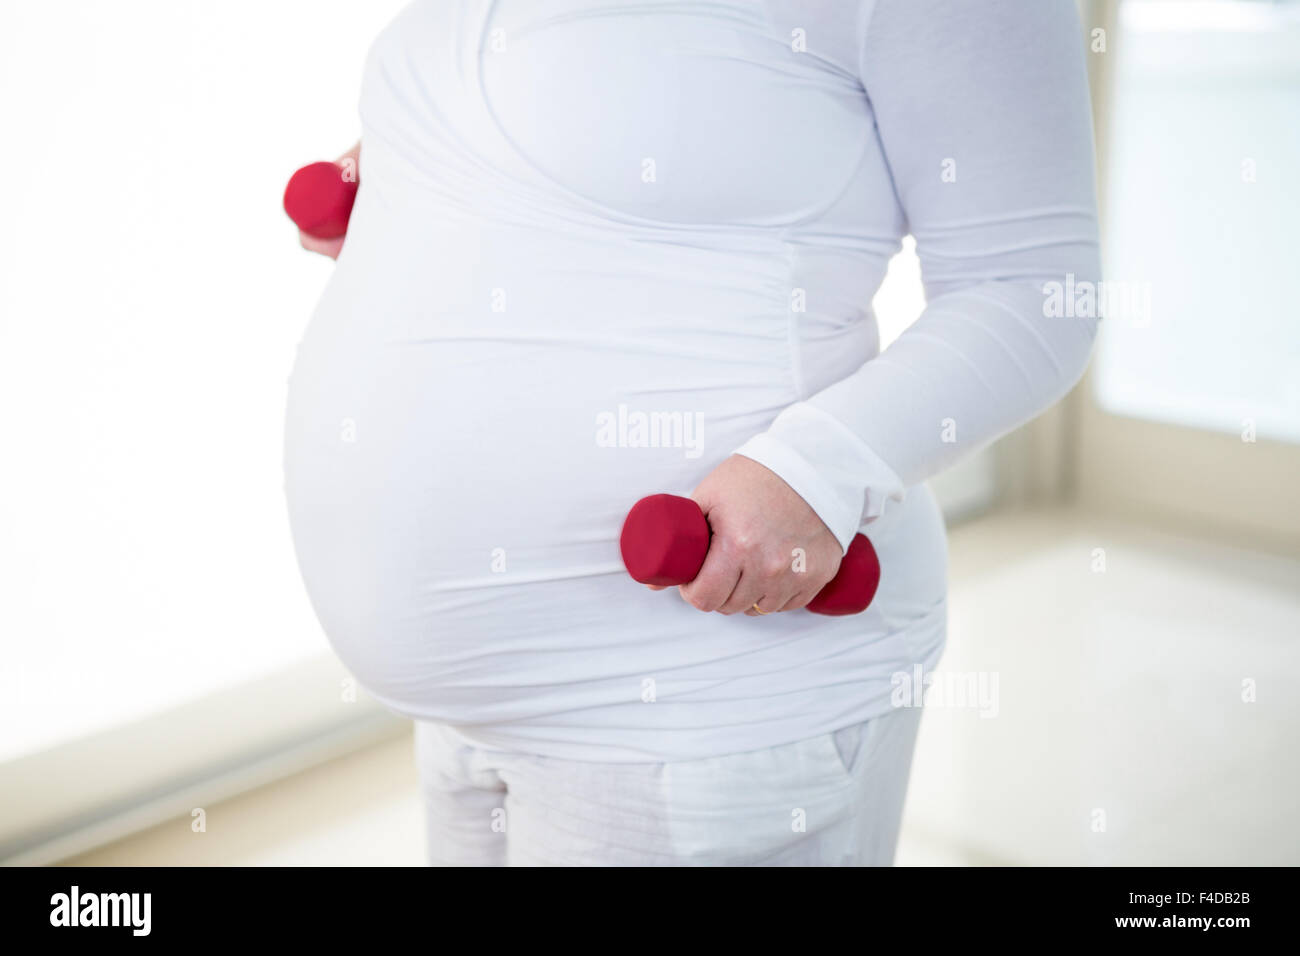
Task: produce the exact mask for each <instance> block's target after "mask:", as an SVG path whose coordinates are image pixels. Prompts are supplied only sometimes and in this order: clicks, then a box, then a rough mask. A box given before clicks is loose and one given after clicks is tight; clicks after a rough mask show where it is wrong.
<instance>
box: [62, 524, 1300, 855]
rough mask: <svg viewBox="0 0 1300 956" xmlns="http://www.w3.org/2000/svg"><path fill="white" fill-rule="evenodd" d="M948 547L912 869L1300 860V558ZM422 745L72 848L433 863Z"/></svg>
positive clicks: (1063, 530) (354, 758)
mask: <svg viewBox="0 0 1300 956" xmlns="http://www.w3.org/2000/svg"><path fill="white" fill-rule="evenodd" d="M951 555H952V557H951V575H952V614H951V634H950V639H949V648H948V651H947V653H946V655H945V657H944V660H943V661H942V664H941V667H940V670H939V671H938V672H936V675H932V676H933V677H935V678H936V679H935V680H934V682H933V684H932V685H931V690H930V691H929V694H928V696H927V698H926V706H927V712H926V715H925V719H924V722H923V726H922V731H921V739H920V742H919V744H918V748H917V755H916V760H915V765H914V771H913V777H912V782H911V786H910V790H909V798H908V805H907V810H906V814H905V819H904V829H903V835H902V838H901V841H900V846H899V851H898V862H899V864H901V865H923V866H930V865H940V866H942V865H971V864H1112V865H1132V864H1166V865H1187V864H1216V865H1227V864H1247V865H1251V864H1290V865H1296V864H1300V823H1297V821H1296V819H1295V816H1294V813H1293V811H1292V804H1293V799H1292V795H1293V794H1294V793H1295V792H1296V789H1297V785H1300V766H1298V764H1297V761H1296V759H1295V744H1294V741H1295V740H1296V739H1297V737H1300V696H1297V695H1296V694H1295V693H1294V689H1295V688H1296V687H1297V686H1300V563H1297V562H1295V561H1293V560H1288V559H1285V558H1279V557H1274V556H1269V555H1264V554H1258V553H1255V552H1250V551H1243V550H1235V549H1232V548H1228V547H1225V546H1223V545H1218V544H1207V543H1204V542H1199V541H1196V540H1194V539H1190V538H1187V537H1185V536H1178V535H1171V534H1168V533H1164V532H1161V531H1157V530H1153V529H1146V528H1138V527H1134V526H1133V525H1131V524H1126V523H1121V522H1115V521H1105V520H1097V519H1091V518H1088V517H1087V516H1083V515H1079V514H1074V513H1066V512H1057V513H1049V514H1036V515H1023V516H1011V517H1008V516H1000V517H994V518H987V519H983V520H980V521H976V522H971V523H967V524H964V525H962V526H960V527H959V528H957V529H955V530H954V531H953V532H952V535H951ZM410 750H411V744H410V739H409V738H408V737H402V738H398V739H396V740H394V741H391V742H388V743H385V744H382V745H379V746H376V747H372V748H370V749H367V750H364V751H361V752H358V753H354V754H352V755H350V756H347V757H344V758H342V759H339V760H335V761H333V762H331V763H329V764H325V765H322V766H319V767H316V768H314V769H312V770H309V771H306V772H304V773H300V774H298V775H296V776H294V777H291V778H288V779H286V780H283V781H281V782H279V783H276V784H274V785H271V786H268V787H264V788H262V789H260V790H257V791H253V792H251V793H248V794H245V795H243V796H241V797H239V798H236V799H233V800H230V801H228V802H226V803H224V804H220V805H218V806H216V807H212V808H208V811H207V819H206V829H205V831H204V832H199V833H196V832H194V831H193V830H192V829H191V821H190V819H188V818H185V819H180V820H177V821H174V822H172V823H167V824H164V825H162V826H159V827H156V828H154V829H152V830H149V831H146V832H144V833H142V834H139V835H136V836H134V837H131V838H128V839H126V840H122V841H119V842H118V843H115V844H112V845H109V846H106V847H103V848H100V849H98V850H95V851H93V852H90V853H86V854H84V855H82V856H79V857H75V858H73V859H70V860H68V861H67V862H68V863H74V864H83V865H113V864H130V865H168V864H182V865H195V864H198V865H281V864H303V865H317V864H348V865H351V864H387V865H412V866H414V865H419V864H420V863H421V862H422V847H421V821H420V808H419V803H418V796H417V789H416V780H415V772H414V768H413V766H412V763H411V754H410ZM322 795H327V799H323V798H322Z"/></svg>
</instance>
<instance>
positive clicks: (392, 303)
mask: <svg viewBox="0 0 1300 956" xmlns="http://www.w3.org/2000/svg"><path fill="white" fill-rule="evenodd" d="M352 241H353V239H351V238H350V239H349V242H352ZM487 253H488V250H486V249H485V248H484V246H483V244H482V243H475V244H474V248H473V250H472V251H471V252H463V251H462V252H461V253H457V252H456V251H455V250H453V249H450V248H446V249H443V250H441V251H440V253H439V258H440V261H441V262H442V264H443V266H444V268H441V269H439V273H440V275H441V274H444V273H445V274H446V275H447V279H446V281H443V280H439V283H440V284H439V286H438V288H436V289H433V288H431V282H430V280H429V278H428V277H427V275H426V274H421V275H420V276H419V278H418V280H417V279H416V277H414V276H413V275H412V274H411V273H410V272H409V271H408V266H410V265H412V264H413V263H414V261H415V260H414V259H412V258H410V257H407V258H400V257H398V256H396V255H387V256H384V257H382V260H381V259H380V258H378V257H372V256H370V255H368V254H367V249H366V247H365V246H364V244H363V245H361V247H360V250H359V251H353V250H350V251H349V252H346V253H345V256H344V259H343V260H341V262H340V265H339V267H338V270H337V272H336V274H335V276H334V278H333V280H332V281H331V283H330V286H329V288H328V289H327V292H326V295H325V296H324V298H323V300H322V302H321V304H320V306H319V307H318V310H317V313H316V315H315V316H314V317H313V320H312V323H311V326H310V327H309V329H308V332H307V335H306V336H305V338H304V340H303V342H302V344H301V345H300V347H299V353H298V359H297V362H296V364H295V368H294V372H293V376H292V378H291V382H290V392H289V402H288V415H287V424H286V439H285V440H286V445H285V452H286V455H285V489H286V495H287V498H288V503H289V511H290V518H291V524H292V529H293V534H294V539H295V545H296V549H297V553H298V557H299V563H300V566H301V569H302V572H303V576H304V580H305V582H306V585H307V588H308V591H309V594H310V596H311V599H312V601H313V604H314V605H315V608H316V611H317V613H318V615H319V617H320V619H321V621H322V624H323V626H324V628H325V630H326V632H327V634H328V635H329V637H330V640H331V642H332V643H333V645H334V647H335V649H336V651H337V652H338V653H339V655H340V657H341V658H342V659H343V661H344V663H345V664H347V665H348V666H349V667H350V669H351V670H352V671H353V673H354V674H355V675H356V676H357V677H358V678H359V679H360V680H361V681H362V683H363V684H365V685H366V686H367V687H369V688H370V689H371V690H372V691H373V692H375V693H377V694H378V695H379V696H381V697H382V698H383V699H385V700H386V701H388V702H389V703H392V704H394V705H396V706H399V707H401V706H402V705H403V703H405V702H408V701H410V700H412V699H414V698H417V697H418V698H419V699H420V700H421V704H422V712H424V713H426V714H427V713H428V704H429V702H430V701H431V700H432V701H435V702H439V703H442V704H445V705H446V706H445V708H443V709H442V711H441V712H444V713H446V714H447V715H449V716H458V715H463V714H465V713H468V712H469V711H470V710H472V708H473V706H475V705H476V704H477V703H478V702H481V700H482V698H483V697H484V695H485V693H486V690H485V689H488V688H495V691H496V693H495V696H496V697H497V698H498V699H500V698H501V696H502V695H506V696H508V695H510V694H517V695H520V696H521V697H523V696H531V697H536V696H537V695H538V694H539V693H541V692H542V691H540V690H539V688H543V687H547V686H560V685H564V684H570V685H571V684H572V683H573V682H574V679H575V677H579V678H582V677H597V676H608V675H609V674H610V673H611V672H612V671H613V670H616V669H617V666H618V665H617V663H616V662H617V661H618V660H620V659H622V658H620V648H621V647H622V642H624V641H625V640H628V639H631V630H630V629H629V628H627V627H623V626H621V625H620V621H624V622H625V621H626V618H625V617H624V616H623V615H624V614H625V612H626V605H625V604H624V602H625V601H626V600H627V599H628V598H629V596H630V595H631V594H633V593H635V594H636V596H637V598H638V599H639V598H640V591H639V589H637V588H636V586H635V585H630V582H628V581H627V580H626V579H625V577H624V576H623V574H622V566H621V562H620V561H619V556H618V549H617V537H618V530H619V527H620V525H621V522H622V519H623V516H624V514H625V513H626V511H627V509H628V508H629V507H630V506H631V505H632V503H633V502H635V501H636V500H637V499H638V498H640V497H641V496H643V495H647V494H651V493H654V492H659V491H669V492H676V493H689V491H690V490H691V488H692V487H694V485H695V484H696V483H698V481H699V480H700V479H701V478H702V477H703V476H704V475H705V474H707V473H708V471H709V470H711V469H712V468H713V467H715V466H716V464H717V463H718V462H720V461H721V460H723V459H724V458H725V457H727V455H729V454H730V453H731V451H732V450H733V449H734V448H736V447H737V446H738V445H740V444H741V443H742V442H744V441H745V440H746V439H747V438H748V437H750V436H751V435H753V434H754V433H755V432H757V431H759V430H761V429H762V428H763V427H765V426H766V424H767V422H768V421H770V419H771V418H772V417H773V416H774V415H775V414H776V413H777V412H778V411H779V410H780V408H782V407H784V406H785V405H786V404H788V403H789V402H790V401H791V400H792V396H793V384H792V381H791V364H790V347H789V339H788V329H787V327H786V320H785V316H784V315H783V314H782V313H781V312H776V311H775V310H773V314H774V317H769V318H764V316H763V314H762V313H761V312H760V311H759V310H757V309H753V308H752V307H753V302H752V301H748V300H747V299H746V297H745V296H743V295H742V296H740V297H738V298H733V299H732V301H731V302H730V303H726V304H725V305H726V306H727V311H725V312H721V313H719V312H716V311H715V312H714V313H713V314H712V315H708V314H705V310H708V309H715V310H716V309H717V308H719V307H721V306H723V305H724V303H723V302H722V301H720V297H719V296H717V295H714V294H711V293H710V292H708V290H701V289H699V288H697V289H695V290H693V292H691V291H683V292H681V293H680V294H679V300H678V301H677V302H675V303H672V307H667V306H668V303H665V302H664V297H665V295H669V294H671V291H670V290H666V289H665V288H664V287H663V285H662V284H658V285H657V287H655V288H651V286H652V285H655V283H653V282H652V277H651V276H645V277H644V278H641V279H638V278H637V277H636V276H635V274H632V275H631V276H629V275H628V274H626V273H624V274H623V275H622V276H621V277H620V278H619V279H617V280H615V279H611V278H608V277H605V276H598V275H586V276H574V275H573V274H572V270H571V269H570V268H569V267H567V266H565V265H563V264H562V263H561V262H559V261H557V260H555V259H550V260H548V261H547V262H546V263H541V262H539V261H538V260H537V259H536V258H534V259H533V260H532V262H531V264H530V267H529V268H528V269H527V270H520V269H518V268H511V269H504V268H503V269H502V272H504V273H508V275H507V276H506V277H505V278H497V282H499V284H496V283H494V281H493V279H494V278H496V277H492V276H490V275H488V274H487V273H490V272H492V268H491V267H490V266H489V265H485V264H486V263H490V262H492V261H493V257H492V256H491V255H489V254H487ZM458 255H459V256H461V258H460V259H459V261H457V259H456V257H457V256H458ZM449 259H450V260H452V261H451V262H448V260H449ZM512 261H515V260H512ZM458 265H459V268H457V266H458ZM494 290H499V291H500V293H501V296H502V297H504V306H503V307H502V308H500V309H498V308H497V305H498V304H499V300H498V299H495V298H494ZM719 315H732V316H735V317H736V318H735V322H734V324H732V325H731V326H730V327H726V326H725V324H724V325H723V326H722V327H720V326H719V322H718V316H719ZM684 607H685V606H684V605H683V608H684ZM677 610H678V609H676V608H674V609H673V611H674V613H675V612H676V611H677ZM691 613H692V615H693V616H691V617H690V618H689V619H688V618H680V619H679V618H676V617H673V618H672V620H673V621H674V622H676V624H680V622H681V621H685V620H689V621H690V622H691V623H694V622H695V620H696V618H697V617H700V616H699V615H694V612H691ZM665 620H667V618H666V619H665ZM670 626H673V625H670ZM643 638H644V634H642V635H641V637H640V638H638V640H640V639H643ZM664 646H665V647H667V644H666V643H665V645H664ZM715 650H716V648H715ZM680 663H687V662H686V661H681V662H680ZM488 696H492V695H491V694H489V695H488ZM568 702H569V703H572V695H571V694H570V696H569V700H568ZM404 709H409V708H404Z"/></svg>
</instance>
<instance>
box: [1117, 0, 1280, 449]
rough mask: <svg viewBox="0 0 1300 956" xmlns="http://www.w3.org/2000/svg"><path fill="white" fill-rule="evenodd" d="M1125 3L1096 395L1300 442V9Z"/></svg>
mask: <svg viewBox="0 0 1300 956" xmlns="http://www.w3.org/2000/svg"><path fill="white" fill-rule="evenodd" d="M1119 13H1120V28H1121V31H1122V33H1121V37H1120V39H1119V40H1118V41H1117V42H1116V43H1115V45H1114V52H1113V55H1114V57H1115V61H1114V63H1113V64H1112V69H1113V71H1114V74H1113V89H1114V92H1113V94H1112V97H1111V101H1110V106H1111V115H1110V123H1109V129H1108V131H1107V132H1108V138H1109V142H1110V155H1109V157H1108V158H1107V165H1106V178H1107V182H1108V190H1107V192H1108V195H1107V197H1106V199H1107V201H1106V206H1105V216H1104V219H1105V224H1106V236H1105V243H1104V248H1105V252H1106V259H1107V269H1106V280H1107V283H1108V284H1110V283H1115V286H1114V289H1113V290H1111V291H1115V292H1118V293H1120V294H1119V295H1109V294H1108V295H1107V301H1108V302H1110V303H1112V304H1115V303H1118V308H1113V309H1112V310H1111V312H1110V314H1108V315H1107V319H1108V321H1106V322H1103V323H1102V331H1101V334H1100V339H1099V344H1098V351H1097V356H1096V361H1095V363H1094V368H1093V376H1092V384H1093V388H1094V395H1095V399H1096V402H1097V403H1098V405H1099V406H1100V407H1101V408H1102V409H1103V410H1104V411H1107V412H1110V413H1112V414H1116V415H1122V416H1128V417H1132V418H1137V419H1144V420H1148V421H1153V422H1163V423H1169V424H1175V425H1182V426H1188V427H1193V428H1200V429H1207V430H1213V431H1220V432H1224V433H1227V434H1232V435H1236V434H1240V433H1242V432H1243V430H1247V429H1250V428H1252V427H1253V429H1254V430H1255V432H1256V433H1257V435H1258V437H1259V438H1260V439H1271V440H1273V441H1286V442H1297V441H1300V334H1297V330H1298V329H1300V321H1298V317H1297V308H1296V304H1295V290H1294V281H1295V280H1294V276H1295V275H1296V274H1297V266H1296V253H1297V250H1296V247H1295V240H1294V237H1295V215H1296V211H1297V210H1300V179H1297V177H1296V175H1295V170H1297V169H1300V122H1297V118H1300V4H1284V3H1276V4H1267V3H1258V2H1227V0H1224V2H1210V3H1206V2H1180V0H1170V2H1152V0H1126V2H1124V3H1122V4H1121V6H1120V8H1119Z"/></svg>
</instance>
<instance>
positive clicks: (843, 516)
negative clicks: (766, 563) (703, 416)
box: [735, 402, 904, 551]
mask: <svg viewBox="0 0 1300 956" xmlns="http://www.w3.org/2000/svg"><path fill="white" fill-rule="evenodd" d="M735 454H737V455H743V456H744V457H746V458H749V459H752V460H753V461H756V462H758V463H759V464H760V465H763V466H764V467H765V468H768V469H769V470H771V471H773V472H775V473H776V474H777V475H778V476H779V477H780V478H781V479H782V480H783V481H784V482H785V483H786V484H787V485H789V486H790V487H791V488H793V489H794V490H795V492H796V493H797V494H798V495H799V497H801V498H803V500H804V501H806V502H807V503H808V506H809V507H810V508H812V510H813V511H815V512H816V513H817V517H819V518H821V519H822V521H823V522H825V524H826V527H828V528H829V529H830V530H831V533H832V534H833V535H835V538H836V540H837V541H839V543H840V547H842V548H844V549H845V550H846V551H847V550H848V547H849V543H850V542H851V541H852V540H853V536H854V535H855V534H857V533H858V529H859V528H861V527H862V525H863V524H864V523H865V522H868V521H871V520H873V519H875V518H878V517H879V516H880V515H881V514H883V513H884V509H885V502H886V501H888V500H891V499H892V500H894V501H901V500H902V498H903V490H904V489H903V483H902V479H900V478H899V477H898V475H897V474H896V473H895V472H894V470H893V469H892V468H890V467H889V465H887V464H886V463H885V462H884V461H882V460H881V459H880V457H879V456H878V455H876V454H875V452H873V451H872V450H871V449H870V448H869V447H868V446H867V444H866V443H865V442H863V441H862V439H860V438H859V437H858V436H857V435H855V434H854V433H853V432H852V431H850V430H849V428H848V427H847V426H846V425H844V424H843V423H842V422H840V421H839V419H837V418H835V417H833V416H832V415H830V414H828V413H827V412H824V411H822V410H821V409H819V408H815V407H813V406H811V405H808V404H806V403H804V402H800V403H798V404H795V405H791V406H790V407H789V408H787V409H785V411H783V412H781V414H780V415H778V416H777V417H776V420H775V421H773V422H772V425H771V427H770V428H768V430H767V431H765V432H762V433H761V434H758V435H755V436H754V437H753V438H751V439H750V440H749V441H747V442H745V444H743V445H741V446H740V447H739V448H737V449H736V451H735Z"/></svg>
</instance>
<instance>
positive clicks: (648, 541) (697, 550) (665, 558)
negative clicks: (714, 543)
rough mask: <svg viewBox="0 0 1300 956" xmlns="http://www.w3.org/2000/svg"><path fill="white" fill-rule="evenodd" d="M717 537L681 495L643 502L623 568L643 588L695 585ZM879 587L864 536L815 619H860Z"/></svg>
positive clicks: (818, 603)
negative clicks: (852, 616) (849, 616)
mask: <svg viewBox="0 0 1300 956" xmlns="http://www.w3.org/2000/svg"><path fill="white" fill-rule="evenodd" d="M711 535H712V532H711V531H710V530H709V523H708V521H707V520H705V517H704V512H702V511H700V506H699V505H697V504H696V503H695V502H694V501H692V500H691V499H690V498H683V497H681V496H679V495H651V496H650V497H648V498H642V499H641V500H640V501H638V502H637V503H636V504H635V505H633V506H632V510H631V511H629V512H628V513H627V519H626V520H625V521H624V522H623V532H622V534H621V535H620V536H619V549H620V551H621V552H622V554H623V566H624V567H626V568H627V572H628V574H630V575H631V576H632V579H633V580H635V581H639V582H640V583H642V584H656V585H662V586H664V587H669V586H673V585H678V584H687V583H689V582H691V581H694V580H695V576H696V575H697V574H699V573H700V568H701V567H702V566H703V565H704V558H705V557H706V556H707V555H708V553H709V538H710V537H711ZM879 585H880V559H879V558H878V557H877V556H876V549H875V548H874V547H872V545H871V542H870V541H868V540H867V539H866V537H865V536H863V535H860V534H859V535H856V536H855V537H854V538H853V541H852V542H851V543H850V544H849V549H848V551H846V552H845V554H844V558H843V560H842V561H841V562H840V569H839V571H838V572H837V573H836V575H835V577H833V578H832V579H831V580H830V581H829V582H827V584H826V586H825V587H823V588H822V589H821V590H820V591H819V592H818V593H817V596H816V597H815V598H813V599H812V600H811V601H809V602H808V605H807V608H808V610H810V611H812V612H813V613H815V614H829V615H836V616H838V615H843V614H858V613H860V612H862V611H865V610H866V609H867V606H868V605H870V604H871V600H872V598H874V597H875V596H876V588H877V587H878V586H879Z"/></svg>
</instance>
